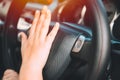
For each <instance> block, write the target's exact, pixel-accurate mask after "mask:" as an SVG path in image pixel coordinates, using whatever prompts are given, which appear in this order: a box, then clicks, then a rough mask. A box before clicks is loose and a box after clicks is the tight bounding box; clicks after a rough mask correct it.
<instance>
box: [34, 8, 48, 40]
mask: <svg viewBox="0 0 120 80" xmlns="http://www.w3.org/2000/svg"><path fill="white" fill-rule="evenodd" d="M46 14H47V6H44V7H43V9H42V11H41V16H40V18H39V21H38V24H37V28H36V37H37V38H39V35H40V34H42V32H40V31H41V28H42V27H43V23H44V21H45V19H46Z"/></svg>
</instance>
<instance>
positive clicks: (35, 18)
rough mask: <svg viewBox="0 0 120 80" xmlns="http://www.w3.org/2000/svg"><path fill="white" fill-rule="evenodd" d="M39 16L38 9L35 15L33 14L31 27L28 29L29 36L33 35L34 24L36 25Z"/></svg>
mask: <svg viewBox="0 0 120 80" xmlns="http://www.w3.org/2000/svg"><path fill="white" fill-rule="evenodd" d="M39 17H40V11H39V10H36V12H35V16H34V20H33V22H32V27H31V29H30V35H29V37H31V36H34V33H35V29H36V26H37V23H38V20H39Z"/></svg>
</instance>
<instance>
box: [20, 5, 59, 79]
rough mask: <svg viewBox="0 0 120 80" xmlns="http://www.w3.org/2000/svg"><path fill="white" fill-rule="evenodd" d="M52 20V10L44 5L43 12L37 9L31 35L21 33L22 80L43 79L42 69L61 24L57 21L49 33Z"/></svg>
mask: <svg viewBox="0 0 120 80" xmlns="http://www.w3.org/2000/svg"><path fill="white" fill-rule="evenodd" d="M50 21H51V12H50V10H48V9H47V7H46V6H44V7H43V9H42V11H41V12H40V11H36V13H35V18H34V20H33V23H32V27H31V29H30V33H29V36H28V37H27V36H26V35H25V34H24V33H23V32H21V33H20V35H21V40H22V42H21V45H22V46H21V52H22V66H21V70H20V76H19V78H20V80H30V79H31V80H33V79H34V80H37V79H38V80H42V69H43V68H44V66H45V64H46V61H47V58H48V55H49V52H50V49H51V45H52V43H53V40H54V38H55V36H56V34H57V32H58V29H59V24H58V23H56V24H55V26H54V27H53V29H52V31H51V32H50V33H49V34H48V30H49V24H50ZM40 75H41V76H40Z"/></svg>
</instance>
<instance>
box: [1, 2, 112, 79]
mask: <svg viewBox="0 0 120 80" xmlns="http://www.w3.org/2000/svg"><path fill="white" fill-rule="evenodd" d="M84 1H85V2H86V5H87V8H88V9H89V10H90V14H91V20H92V21H93V23H92V25H93V26H92V29H89V28H88V27H85V26H80V25H77V24H73V23H69V22H63V23H60V30H59V32H58V34H57V37H56V39H55V41H54V43H53V45H52V48H51V51H50V56H49V58H48V61H47V63H46V65H45V68H44V70H43V76H44V79H45V80H62V79H63V78H62V77H63V76H64V73H65V72H66V70H67V69H68V68H69V66H70V63H71V62H72V61H73V60H74V59H76V60H77V61H78V62H81V61H84V62H85V63H86V64H87V65H88V68H87V73H86V75H85V80H101V79H102V76H103V75H104V73H105V70H106V68H107V66H108V61H109V56H110V33H109V26H108V22H107V18H106V17H107V15H106V13H105V10H104V7H103V4H102V2H101V0H84ZM27 2H28V0H13V1H12V3H11V6H10V8H9V11H8V14H7V17H6V21H5V25H4V29H3V39H2V43H3V44H2V47H3V52H2V54H3V62H4V68H5V69H7V68H12V69H14V70H16V71H18V72H19V68H20V65H21V57H20V56H21V55H20V46H21V45H20V42H19V41H18V40H17V34H18V30H17V28H16V26H17V22H18V19H19V17H20V15H21V13H22V10H23V8H24V6H25V4H26V3H27ZM52 25H54V22H51V24H50V26H51V28H52Z"/></svg>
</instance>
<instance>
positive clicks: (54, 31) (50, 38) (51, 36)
mask: <svg viewBox="0 0 120 80" xmlns="http://www.w3.org/2000/svg"><path fill="white" fill-rule="evenodd" d="M58 30H59V23H56V24H55V26H54V27H53V29H52V31H51V32H50V33H49V34H48V36H47V39H46V41H47V44H49V45H51V44H52V43H53V40H54V39H55V36H56V34H57V32H58Z"/></svg>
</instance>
